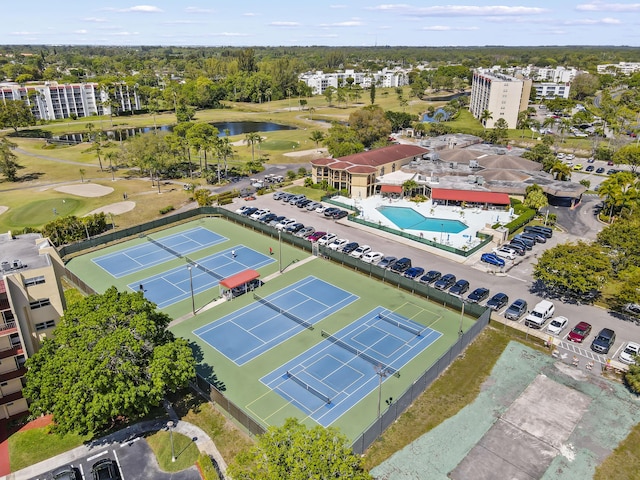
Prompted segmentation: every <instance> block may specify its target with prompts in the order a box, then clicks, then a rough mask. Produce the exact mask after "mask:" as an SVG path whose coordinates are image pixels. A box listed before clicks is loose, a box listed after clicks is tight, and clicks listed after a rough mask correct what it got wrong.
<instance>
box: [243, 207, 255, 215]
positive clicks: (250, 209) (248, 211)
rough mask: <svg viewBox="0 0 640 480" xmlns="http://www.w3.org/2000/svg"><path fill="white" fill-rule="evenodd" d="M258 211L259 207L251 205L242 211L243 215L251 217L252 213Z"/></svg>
mask: <svg viewBox="0 0 640 480" xmlns="http://www.w3.org/2000/svg"><path fill="white" fill-rule="evenodd" d="M257 211H258V209H257V208H256V207H249V208H247V209H245V210H244V211H243V212H242V215H245V216H247V217H250V216H251V215H253V214H254V213H255V212H257Z"/></svg>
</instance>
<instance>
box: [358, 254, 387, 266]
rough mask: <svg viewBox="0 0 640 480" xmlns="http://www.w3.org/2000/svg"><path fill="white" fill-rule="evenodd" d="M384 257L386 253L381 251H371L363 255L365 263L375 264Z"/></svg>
mask: <svg viewBox="0 0 640 480" xmlns="http://www.w3.org/2000/svg"><path fill="white" fill-rule="evenodd" d="M382 257H384V254H383V253H381V252H369V253H365V254H364V255H363V256H362V261H363V262H365V263H373V264H374V265H375V264H376V263H378V262H379V261H380V260H382Z"/></svg>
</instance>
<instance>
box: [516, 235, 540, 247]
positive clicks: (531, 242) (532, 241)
mask: <svg viewBox="0 0 640 480" xmlns="http://www.w3.org/2000/svg"><path fill="white" fill-rule="evenodd" d="M513 239H514V240H520V241H522V242H524V244H525V245H527V246H529V247H531V248H533V247H534V246H535V244H536V241H535V239H533V238H527V237H525V236H524V235H522V234H520V235H516V236H515V237H513Z"/></svg>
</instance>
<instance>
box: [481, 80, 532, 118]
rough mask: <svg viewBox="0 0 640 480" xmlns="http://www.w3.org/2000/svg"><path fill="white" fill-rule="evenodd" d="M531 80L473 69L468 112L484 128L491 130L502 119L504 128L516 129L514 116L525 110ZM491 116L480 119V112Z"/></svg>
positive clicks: (516, 116)
mask: <svg viewBox="0 0 640 480" xmlns="http://www.w3.org/2000/svg"><path fill="white" fill-rule="evenodd" d="M531 85H532V81H531V80H529V79H522V78H516V77H512V76H511V75H505V74H502V73H497V72H491V71H488V70H475V71H474V72H473V80H472V82H471V99H470V101H469V111H470V112H471V114H472V115H473V116H474V117H475V118H477V119H479V120H481V121H482V123H483V125H484V127H485V128H493V127H494V126H495V123H496V122H497V121H498V119H500V118H504V119H505V120H506V122H507V125H508V126H509V127H508V128H516V125H517V123H518V113H520V112H521V111H523V110H526V109H527V106H528V104H529V94H530V93H531ZM485 110H487V111H489V112H490V113H491V117H492V118H489V119H485V120H482V113H483V112H484V111H485Z"/></svg>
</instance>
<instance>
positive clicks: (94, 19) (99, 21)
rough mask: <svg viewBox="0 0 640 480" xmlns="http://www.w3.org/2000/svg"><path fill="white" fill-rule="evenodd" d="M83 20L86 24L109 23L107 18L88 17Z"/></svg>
mask: <svg viewBox="0 0 640 480" xmlns="http://www.w3.org/2000/svg"><path fill="white" fill-rule="evenodd" d="M82 20H83V21H85V22H95V23H104V22H106V21H107V19H106V18H99V17H87V18H83V19H82Z"/></svg>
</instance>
